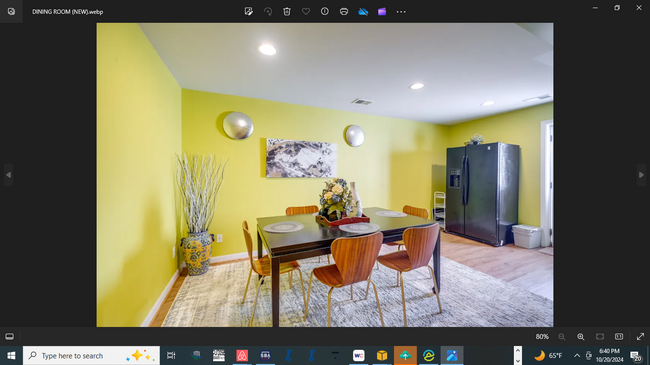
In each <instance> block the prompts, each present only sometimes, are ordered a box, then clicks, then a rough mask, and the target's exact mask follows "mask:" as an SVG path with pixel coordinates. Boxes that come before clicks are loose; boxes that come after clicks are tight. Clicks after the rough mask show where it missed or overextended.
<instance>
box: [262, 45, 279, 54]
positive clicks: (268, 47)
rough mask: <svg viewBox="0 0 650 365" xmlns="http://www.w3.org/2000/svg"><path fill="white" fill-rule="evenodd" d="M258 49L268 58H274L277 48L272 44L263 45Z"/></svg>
mask: <svg viewBox="0 0 650 365" xmlns="http://www.w3.org/2000/svg"><path fill="white" fill-rule="evenodd" d="M258 49H259V50H260V52H262V53H263V54H265V55H267V56H273V55H274V54H275V52H276V50H275V47H273V46H272V45H270V44H263V45H261V46H260V47H259V48H258Z"/></svg>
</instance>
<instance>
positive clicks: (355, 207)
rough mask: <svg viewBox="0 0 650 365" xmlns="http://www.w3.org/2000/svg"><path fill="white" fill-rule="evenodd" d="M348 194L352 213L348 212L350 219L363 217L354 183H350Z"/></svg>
mask: <svg viewBox="0 0 650 365" xmlns="http://www.w3.org/2000/svg"><path fill="white" fill-rule="evenodd" d="M350 193H351V194H352V200H353V202H352V211H351V212H350V216H351V217H361V216H363V206H362V205H361V198H359V193H358V192H357V186H356V183H355V182H351V183H350Z"/></svg>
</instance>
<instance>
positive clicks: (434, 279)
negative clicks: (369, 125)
mask: <svg viewBox="0 0 650 365" xmlns="http://www.w3.org/2000/svg"><path fill="white" fill-rule="evenodd" d="M427 267H428V268H429V271H431V278H432V279H433V288H434V289H435V290H436V298H438V308H439V309H440V311H439V312H438V313H442V305H440V293H439V292H438V284H437V283H436V278H435V277H434V276H433V268H432V267H431V266H429V265H427Z"/></svg>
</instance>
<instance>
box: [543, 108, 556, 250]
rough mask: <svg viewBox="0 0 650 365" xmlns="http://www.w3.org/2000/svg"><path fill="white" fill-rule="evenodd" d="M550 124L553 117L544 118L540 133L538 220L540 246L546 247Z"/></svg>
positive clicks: (549, 239) (548, 213)
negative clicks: (540, 228)
mask: <svg viewBox="0 0 650 365" xmlns="http://www.w3.org/2000/svg"><path fill="white" fill-rule="evenodd" d="M551 125H553V119H550V120H544V121H542V123H541V128H542V133H541V141H540V157H541V161H540V174H539V175H540V185H539V188H540V189H539V190H540V204H539V205H540V215H539V222H540V226H541V227H542V247H548V246H550V245H551V234H550V227H551V222H550V219H551V217H550V214H551V207H550V205H551V204H550V198H551V196H550V194H551V192H550V187H549V186H550V182H551V176H550V161H549V160H548V151H547V146H548V142H549V135H550V126H551ZM553 142H555V141H553ZM553 235H555V232H553ZM553 241H555V240H553Z"/></svg>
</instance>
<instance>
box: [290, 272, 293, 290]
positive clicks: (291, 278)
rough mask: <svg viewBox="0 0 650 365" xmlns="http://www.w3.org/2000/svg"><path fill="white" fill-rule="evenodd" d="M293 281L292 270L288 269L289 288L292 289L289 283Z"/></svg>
mask: <svg viewBox="0 0 650 365" xmlns="http://www.w3.org/2000/svg"><path fill="white" fill-rule="evenodd" d="M292 282H293V271H289V289H292V288H293V286H292V285H291V283H292Z"/></svg>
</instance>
